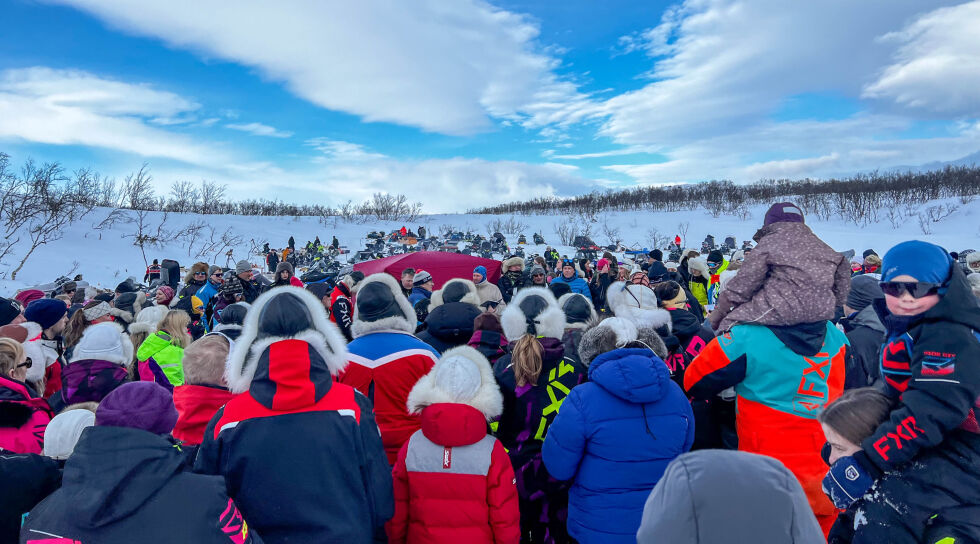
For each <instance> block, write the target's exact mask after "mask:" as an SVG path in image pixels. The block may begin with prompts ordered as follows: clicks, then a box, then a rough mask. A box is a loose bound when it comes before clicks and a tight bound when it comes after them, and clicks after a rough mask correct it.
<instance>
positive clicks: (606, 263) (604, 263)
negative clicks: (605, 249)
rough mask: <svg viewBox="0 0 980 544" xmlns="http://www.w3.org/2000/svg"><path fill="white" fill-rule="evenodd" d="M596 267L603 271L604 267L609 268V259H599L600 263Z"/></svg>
mask: <svg viewBox="0 0 980 544" xmlns="http://www.w3.org/2000/svg"><path fill="white" fill-rule="evenodd" d="M595 266H596V268H598V269H599V270H602V269H603V268H604V267H606V266H609V259H606V258H602V259H599V262H597V263H596V265H595Z"/></svg>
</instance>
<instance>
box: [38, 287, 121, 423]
mask: <svg viewBox="0 0 980 544" xmlns="http://www.w3.org/2000/svg"><path fill="white" fill-rule="evenodd" d="M103 304H104V303H103ZM132 365H133V343H132V342H131V341H130V339H129V335H127V334H126V333H125V332H124V331H123V328H122V326H121V325H119V324H117V323H113V322H104V323H98V324H95V325H92V326H91V327H89V328H87V329H85V333H84V334H82V339H81V340H80V341H79V342H78V344H77V345H76V346H75V349H74V350H73V351H72V358H71V361H69V362H68V366H66V367H65V371H64V373H63V374H62V383H63V384H64V387H63V388H62V389H61V391H60V392H59V393H58V394H57V395H55V396H54V397H52V398H51V399H50V401H49V402H50V403H51V405H52V408H54V409H55V411H59V409H60V408H62V407H65V406H70V405H72V404H77V403H80V402H100V401H101V400H102V399H103V398H105V397H106V395H108V394H109V393H111V392H112V391H113V390H114V389H116V388H117V387H119V386H120V385H122V384H124V383H126V382H127V381H128V379H129V371H130V368H131V367H132ZM55 399H57V400H58V402H57V403H56V402H55Z"/></svg>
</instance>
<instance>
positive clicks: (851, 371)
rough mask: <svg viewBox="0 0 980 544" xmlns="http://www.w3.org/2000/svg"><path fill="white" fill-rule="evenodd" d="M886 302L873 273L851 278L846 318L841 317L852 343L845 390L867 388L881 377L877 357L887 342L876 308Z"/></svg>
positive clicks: (842, 324)
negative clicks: (882, 345) (883, 344)
mask: <svg viewBox="0 0 980 544" xmlns="http://www.w3.org/2000/svg"><path fill="white" fill-rule="evenodd" d="M884 303H885V294H884V293H882V291H881V287H879V286H878V280H877V279H876V278H874V277H872V276H871V275H870V274H862V275H860V276H854V277H853V278H851V291H850V292H849V293H848V294H847V302H845V303H844V319H841V320H840V325H841V326H842V327H843V328H844V333H845V334H846V335H847V340H848V342H850V344H851V348H850V355H851V359H850V360H849V361H848V362H849V363H850V364H849V365H848V367H847V373H846V374H845V378H844V389H852V388H855V387H866V386H868V385H873V384H874V383H875V382H876V381H878V380H879V379H880V374H879V372H878V364H879V360H878V359H879V357H878V356H879V354H880V353H881V344H882V343H884V341H885V325H883V324H882V322H881V318H880V317H878V312H877V310H876V309H875V307H876V306H878V307H881V306H883V305H884Z"/></svg>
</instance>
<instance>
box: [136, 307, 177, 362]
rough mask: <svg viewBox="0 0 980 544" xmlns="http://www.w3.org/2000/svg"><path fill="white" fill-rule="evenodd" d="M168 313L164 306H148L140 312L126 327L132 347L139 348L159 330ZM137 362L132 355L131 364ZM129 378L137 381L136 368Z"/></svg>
mask: <svg viewBox="0 0 980 544" xmlns="http://www.w3.org/2000/svg"><path fill="white" fill-rule="evenodd" d="M169 312H170V310H169V309H168V308H167V307H166V306H148V307H146V308H143V309H142V310H140V311H139V313H137V314H136V318H135V319H134V320H133V322H132V323H130V324H129V327H128V331H129V339H130V342H131V343H132V344H133V347H134V348H139V347H140V346H141V345H143V341H144V340H146V338H147V337H148V336H149V335H151V334H153V333H154V332H156V331H158V330H160V322H161V321H163V318H165V317H167V314H168V313H169ZM137 362H138V361H137V360H136V354H135V353H133V363H134V364H135V363H137ZM131 377H133V378H134V379H135V380H138V379H139V367H138V366H137V367H136V369H135V372H133V373H132V374H131Z"/></svg>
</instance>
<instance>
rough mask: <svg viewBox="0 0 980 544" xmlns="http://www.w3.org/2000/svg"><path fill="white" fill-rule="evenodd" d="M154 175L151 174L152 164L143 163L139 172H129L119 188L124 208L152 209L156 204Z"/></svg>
mask: <svg viewBox="0 0 980 544" xmlns="http://www.w3.org/2000/svg"><path fill="white" fill-rule="evenodd" d="M152 182H153V176H151V175H150V165H149V164H147V163H145V162H144V163H143V166H141V167H140V169H139V171H138V172H135V173H133V174H129V175H128V176H126V179H124V180H123V183H122V186H121V187H120V188H119V193H120V198H121V200H122V202H121V204H122V206H121V207H123V208H129V209H130V210H152V209H154V207H155V206H156V203H157V200H156V194H155V193H154V191H153V185H152Z"/></svg>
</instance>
